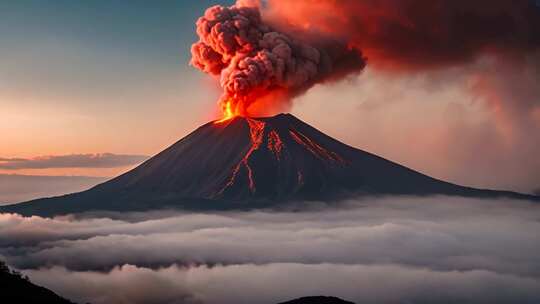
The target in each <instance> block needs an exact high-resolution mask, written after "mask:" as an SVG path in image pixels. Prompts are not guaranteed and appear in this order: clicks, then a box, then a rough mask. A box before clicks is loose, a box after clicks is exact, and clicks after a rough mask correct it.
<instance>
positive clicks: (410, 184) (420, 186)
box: [0, 114, 538, 216]
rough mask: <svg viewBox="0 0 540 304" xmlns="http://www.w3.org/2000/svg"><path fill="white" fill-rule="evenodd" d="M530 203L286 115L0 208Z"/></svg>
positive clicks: (212, 132)
mask: <svg viewBox="0 0 540 304" xmlns="http://www.w3.org/2000/svg"><path fill="white" fill-rule="evenodd" d="M396 194H397V195H432V194H444V195H459V196H472V197H496V196H507V197H514V198H523V199H538V197H533V196H526V195H520V194H517V193H512V192H501V191H488V190H479V189H473V188H467V187H462V186H458V185H454V184H450V183H447V182H443V181H440V180H436V179H434V178H431V177H429V176H426V175H423V174H421V173H418V172H416V171H413V170H411V169H408V168H406V167H403V166H401V165H398V164H396V163H393V162H391V161H388V160H386V159H383V158H381V157H378V156H376V155H373V154H371V153H368V152H365V151H362V150H359V149H356V148H353V147H350V146H348V145H345V144H343V143H341V142H339V141H337V140H335V139H333V138H331V137H329V136H327V135H325V134H323V133H322V132H320V131H318V130H317V129H315V128H313V127H311V126H309V125H308V124H306V123H304V122H302V121H300V120H299V119H297V118H296V117H294V116H292V115H290V114H280V115H277V116H274V117H268V118H242V117H236V118H234V119H231V120H228V121H225V122H222V123H215V122H210V123H207V124H205V125H203V126H201V127H199V128H198V129H197V130H195V131H194V132H192V133H191V134H189V135H188V136H186V137H184V138H183V139H181V140H180V141H178V142H177V143H175V144H174V145H172V146H171V147H169V148H168V149H166V150H164V151H163V152H161V153H159V154H158V155H156V156H154V157H153V158H151V159H150V160H148V161H146V162H145V163H143V164H142V165H140V166H139V167H137V168H135V169H133V170H131V171H130V172H128V173H126V174H123V175H121V176H119V177H117V178H114V179H112V180H110V181H108V182H106V183H103V184H101V185H98V186H96V187H94V188H92V189H90V190H88V191H84V192H81V193H76V194H71V195H66V196H62V197H56V198H50V199H41V200H35V201H31V202H27V203H22V204H18V205H12V206H6V207H1V208H0V212H17V213H21V214H24V215H33V214H35V215H44V216H51V215H57V214H65V213H76V212H83V211H95V210H109V211H143V210H149V209H158V208H166V207H167V208H184V209H190V210H232V209H242V208H260V207H275V206H278V205H280V204H283V203H286V202H289V201H293V200H295V201H303V200H318V201H335V200H336V199H340V198H345V197H348V196H352V195H396Z"/></svg>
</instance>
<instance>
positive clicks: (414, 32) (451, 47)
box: [267, 0, 540, 70]
mask: <svg viewBox="0 0 540 304" xmlns="http://www.w3.org/2000/svg"><path fill="white" fill-rule="evenodd" d="M267 11H268V12H267V15H268V16H269V18H270V19H272V20H273V21H274V22H276V23H279V24H281V25H283V26H288V27H290V26H302V27H304V28H306V29H309V30H316V31H319V32H322V33H326V34H328V35H333V36H339V37H343V38H344V39H346V40H347V41H348V42H349V43H350V44H352V45H354V46H355V47H357V48H360V49H361V50H362V51H363V52H364V53H365V54H366V55H367V57H368V58H369V59H370V65H374V66H377V67H385V68H389V69H405V70H414V69H426V68H440V67H447V66H453V65H457V64H462V63H467V62H469V63H470V62H473V61H474V60H475V59H476V58H477V57H478V56H481V55H484V54H489V53H491V54H506V55H513V56H523V55H527V54H531V53H533V52H534V51H535V50H538V48H539V46H540V5H539V4H538V1H533V0H476V1H466V0H400V1H394V0H343V1H339V2H338V3H336V1H331V0H315V1H296V0H269V1H268V9H267Z"/></svg>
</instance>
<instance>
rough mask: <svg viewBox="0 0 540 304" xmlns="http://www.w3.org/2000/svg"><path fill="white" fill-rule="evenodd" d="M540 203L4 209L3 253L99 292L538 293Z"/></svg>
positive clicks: (401, 201) (493, 298) (401, 200)
mask: <svg viewBox="0 0 540 304" xmlns="http://www.w3.org/2000/svg"><path fill="white" fill-rule="evenodd" d="M538 231H540V205H538V204H535V203H528V202H524V201H507V200H506V201H503V200H498V201H488V200H477V199H462V198H451V197H430V198H414V197H390V198H385V199H365V200H359V201H350V202H347V203H346V204H345V205H344V206H340V208H339V209H338V208H336V209H332V208H324V209H315V208H314V209H313V210H311V211H309V212H269V211H257V212H234V213H233V212H228V213H215V214H201V213H197V214H193V213H179V212H173V211H171V212H151V213H130V214H111V213H110V214H100V215H96V214H94V215H92V216H87V217H82V218H81V217H79V218H75V217H71V216H68V217H61V218H55V219H45V218H40V217H30V218H24V217H20V216H18V215H13V214H1V215H0V258H3V259H5V260H7V262H8V263H9V264H11V265H13V266H15V267H18V268H19V269H24V272H25V273H26V274H28V275H29V276H30V278H31V279H32V280H33V281H35V282H36V283H38V284H42V285H44V286H46V287H49V288H51V289H53V290H54V291H56V292H58V293H60V294H62V295H64V296H66V297H68V298H72V299H74V300H78V301H81V302H91V303H220V304H227V303H278V302H280V301H284V300H288V299H291V298H294V297H300V296H306V295H319V294H324V295H334V296H339V297H342V298H345V299H348V300H352V301H355V302H357V303H538V302H540V257H539V256H538V252H540V235H539V234H538Z"/></svg>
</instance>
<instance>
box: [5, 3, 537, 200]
mask: <svg viewBox="0 0 540 304" xmlns="http://www.w3.org/2000/svg"><path fill="white" fill-rule="evenodd" d="M211 4H227V5H229V4H232V1H206V0H204V1H169V0H162V1H152V2H149V1H118V0H110V1H105V0H96V1H68V0H58V1H51V2H48V1H47V2H45V1H38V0H21V1H2V2H0V39H1V41H2V47H1V48H0V67H1V68H0V108H1V109H2V111H1V113H0V115H1V116H0V133H1V139H0V174H4V175H12V174H25V175H51V176H52V175H54V176H64V175H66V176H72V175H76V176H98V177H112V176H115V175H117V174H119V173H121V172H124V171H126V170H128V169H130V168H132V167H133V166H135V165H137V164H138V163H140V162H141V161H143V160H144V159H147V158H148V157H150V156H152V155H155V154H157V153H158V152H159V151H161V150H162V149H164V148H166V147H168V146H169V145H171V144H173V143H174V142H176V141H177V140H179V139H180V138H182V137H183V136H185V135H187V134H188V133H189V132H191V131H192V130H194V129H195V128H196V127H198V126H199V125H201V124H204V123H206V122H207V121H209V120H212V119H215V118H217V117H218V116H219V113H218V107H217V106H216V102H217V99H218V98H219V95H220V88H219V86H218V85H217V83H216V81H214V79H212V78H211V77H209V76H207V75H204V74H203V73H201V72H200V71H198V70H197V69H195V68H193V67H191V66H189V61H190V58H191V55H190V51H189V50H190V47H191V44H192V43H194V42H195V41H197V36H196V34H195V21H196V19H197V18H198V17H199V16H201V15H202V14H203V12H204V10H205V8H207V7H208V6H210V5H211ZM496 60H497V58H489V57H488V58H483V57H482V58H475V60H473V61H472V62H470V63H468V64H467V65H463V66H460V65H456V66H452V67H450V68H447V69H442V70H437V71H428V72H410V73H397V74H396V73H392V74H389V73H385V72H384V71H380V70H377V69H375V68H372V67H371V66H370V62H369V58H368V67H367V68H366V69H365V70H364V71H363V72H362V73H361V74H360V75H359V76H355V77H350V78H348V79H346V80H343V81H341V82H338V83H333V84H322V85H316V86H314V87H313V88H312V89H310V90H309V91H308V92H306V93H305V94H303V95H302V96H299V97H298V98H296V100H295V102H294V104H293V106H292V108H291V109H290V111H291V112H292V113H293V114H294V115H296V116H297V117H299V118H300V119H302V120H304V121H306V122H307V123H310V124H312V125H313V126H315V127H317V128H318V129H320V130H322V131H324V132H326V133H328V134H329V135H331V136H334V137H336V138H337V139H339V140H342V141H344V142H345V143H347V144H350V145H352V146H355V147H357V148H360V149H364V150H367V151H369V152H372V153H376V154H378V155H381V156H383V157H385V158H388V159H390V160H393V161H396V162H398V163H401V164H404V165H406V166H409V167H411V168H413V169H416V170H419V171H421V172H423V173H426V174H429V175H432V176H434V177H437V178H441V179H445V180H449V181H451V182H455V183H460V184H465V185H469V186H475V187H483V188H499V189H508V190H515V191H522V192H529V193H531V192H534V191H536V190H538V189H539V188H540V160H537V157H535V156H536V155H538V154H539V153H540V139H538V136H537V135H536V134H537V132H538V131H539V130H540V107H539V106H538V104H540V102H539V100H538V96H540V94H537V93H538V92H534V93H531V94H530V95H527V94H521V95H519V92H521V91H526V90H513V91H512V90H511V91H505V92H502V93H501V94H499V95H497V98H505V99H508V100H513V99H514V98H515V99H526V100H527V102H528V103H523V104H527V105H528V106H527V107H520V108H519V109H518V110H512V111H511V112H509V113H511V114H509V115H507V114H506V113H507V112H504V113H503V111H500V109H498V108H497V107H499V105H498V104H497V103H496V102H493V98H491V97H493V96H491V95H490V96H488V95H486V94H480V93H479V91H481V89H482V83H484V82H485V81H500V80H499V79H495V78H494V79H490V78H489V77H491V75H497V73H499V72H500V73H503V72H504V73H505V74H509V73H510V74H512V75H514V74H515V77H512V81H513V82H512V83H514V82H515V83H517V84H520V85H522V86H528V87H527V88H528V89H529V88H531V87H532V88H534V89H535V90H539V89H538V88H537V87H538V86H537V84H536V83H535V79H537V78H535V77H529V76H530V75H536V74H538V73H540V68H539V67H538V66H537V65H535V64H534V63H533V64H531V65H525V66H526V68H525V69H522V68H516V67H514V66H512V65H507V66H505V65H501V64H494V63H493V61H496ZM486 79H487V80H486ZM531 79H532V80H531ZM505 81H506V80H505ZM506 92H514V93H512V94H506ZM504 94H506V95H504ZM522 95H523V96H522ZM490 98H491V99H490ZM103 155H105V156H106V155H112V158H113V159H115V161H110V162H108V163H107V164H106V165H103V163H102V162H101V160H102V159H103ZM66 158H71V159H77V160H78V163H76V164H73V163H69V164H66V163H65V162H63V161H60V162H59V159H60V160H65V159H66ZM37 164H38V165H37Z"/></svg>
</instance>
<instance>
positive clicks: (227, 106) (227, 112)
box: [215, 100, 238, 123]
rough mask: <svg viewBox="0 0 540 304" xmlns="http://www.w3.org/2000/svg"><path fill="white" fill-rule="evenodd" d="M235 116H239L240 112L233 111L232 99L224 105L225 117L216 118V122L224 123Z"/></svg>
mask: <svg viewBox="0 0 540 304" xmlns="http://www.w3.org/2000/svg"><path fill="white" fill-rule="evenodd" d="M235 116H238V114H236V113H235V111H233V109H232V105H231V101H230V100H228V101H226V102H225V104H224V105H223V118H221V119H220V120H216V121H215V123H222V122H224V121H227V120H229V119H232V118H234V117H235Z"/></svg>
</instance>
